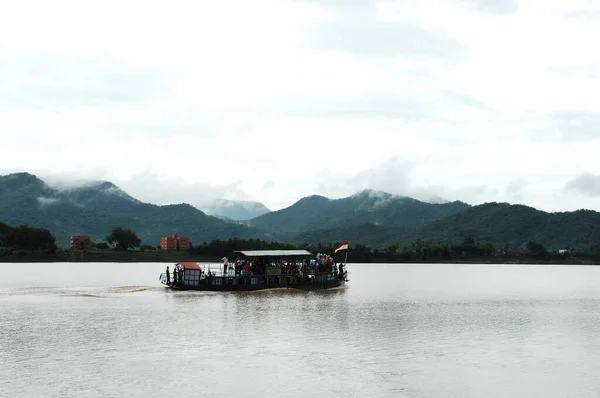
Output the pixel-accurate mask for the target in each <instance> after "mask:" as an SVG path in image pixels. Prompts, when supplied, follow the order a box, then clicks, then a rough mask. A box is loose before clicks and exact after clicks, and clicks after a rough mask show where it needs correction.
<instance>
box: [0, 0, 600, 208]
mask: <svg viewBox="0 0 600 398" xmlns="http://www.w3.org/2000/svg"><path fill="white" fill-rule="evenodd" d="M0 9H1V10H0V11H2V12H0V76H2V77H3V84H2V85H0V169H2V168H3V169H10V171H31V172H33V173H34V174H37V175H40V176H45V177H48V178H50V177H52V176H57V178H58V177H60V178H66V179H70V180H73V181H75V180H77V179H86V180H107V181H112V182H114V183H115V184H116V185H118V186H119V187H121V188H123V189H124V190H125V191H126V192H128V193H130V194H131V195H132V196H134V197H136V198H139V199H140V200H143V201H150V202H155V203H157V204H165V203H179V202H189V203H191V204H194V205H197V206H199V207H201V208H202V206H205V205H206V204H210V203H211V202H212V201H213V200H214V199H230V200H257V201H261V202H264V203H265V204H266V205H267V206H268V207H269V208H273V209H277V208H281V207H285V206H288V205H290V204H292V203H293V202H295V201H296V200H298V199H299V198H301V197H303V196H307V195H311V194H321V195H325V196H329V197H332V198H335V197H341V196H348V195H352V194H354V193H356V192H357V191H359V190H362V189H377V190H381V191H386V192H390V193H393V194H398V195H405V196H413V197H415V198H417V199H424V200H429V199H431V198H436V197H437V198H443V199H447V200H454V199H460V200H464V201H467V202H469V203H480V202H484V201H514V200H519V201H521V202H522V203H524V204H530V205H534V206H536V207H540V208H544V209H548V210H556V209H563V210H564V209H572V208H578V207H581V206H590V207H594V208H598V209H600V207H599V206H600V205H599V204H598V202H597V200H596V201H594V200H595V199H596V198H593V197H590V196H586V195H584V194H583V193H581V192H580V191H578V190H568V191H566V190H563V185H565V183H566V182H567V181H568V180H569V179H571V178H572V176H574V175H577V173H579V172H580V171H581V170H595V168H596V167H597V164H596V158H597V156H596V152H597V145H594V144H596V142H595V141H598V140H600V136H598V134H597V127H598V125H599V116H598V115H600V105H598V103H597V101H595V93H597V92H598V91H600V79H598V78H597V75H598V73H597V71H598V66H599V65H600V55H598V52H595V51H592V49H591V47H590V44H589V43H594V42H596V41H598V39H600V29H599V28H598V25H597V24H593V23H580V21H579V20H578V19H577V18H576V17H577V15H579V16H580V17H581V16H585V17H586V18H588V19H590V21H592V19H593V18H594V13H596V12H597V11H598V9H597V7H596V8H594V7H593V4H591V3H589V2H584V1H582V2H576V3H573V2H559V1H551V2H535V1H531V0H520V1H519V2H518V3H517V2H515V1H490V0H488V1H483V0H480V1H477V0H432V1H428V2H418V1H381V2H377V1H370V0H348V1H334V0H331V1H326V0H306V1H287V0H256V1H254V2H247V1H236V0H224V1H220V2H197V1H191V0H174V1H172V2H168V3H167V2H166V1H158V2H151V3H148V2H142V1H141V0H132V1H129V2H126V3H123V2H118V1H115V0H107V1H105V2H103V3H102V4H101V5H95V6H90V4H83V3H82V2H73V1H70V0H56V1H54V2H52V3H51V4H50V3H47V2H40V1H35V0H23V1H19V2H10V3H8V2H7V3H6V5H2V6H0ZM32 9H35V10H36V12H35V13H32V12H31V10H32ZM267 9H268V10H269V13H266V12H264V10H267ZM64 10H69V13H65V12H64ZM232 10H236V12H232ZM131 21H136V27H135V29H132V28H131ZM107 26H108V27H109V28H107ZM532 26H534V27H535V29H533V28H532ZM557 26H560V27H561V29H558V30H557V29H556V27H557ZM73 32H77V33H76V34H73ZM597 137H598V138H597ZM515 176H518V177H519V178H522V180H523V181H526V183H521V182H519V180H517V179H515ZM436 200H437V199H436Z"/></svg>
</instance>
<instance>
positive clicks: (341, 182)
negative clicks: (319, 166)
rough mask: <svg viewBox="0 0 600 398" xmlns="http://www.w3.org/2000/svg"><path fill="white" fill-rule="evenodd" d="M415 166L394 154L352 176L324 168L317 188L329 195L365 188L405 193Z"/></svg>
mask: <svg viewBox="0 0 600 398" xmlns="http://www.w3.org/2000/svg"><path fill="white" fill-rule="evenodd" d="M414 167H415V164H414V163H412V162H409V161H406V160H403V159H401V158H399V157H397V156H394V157H391V158H389V159H387V160H385V161H384V162H382V163H381V164H379V165H378V166H376V167H374V168H372V169H368V170H364V171H361V172H359V173H357V174H355V175H352V176H338V175H332V174H331V173H330V172H329V170H327V169H324V170H322V171H321V172H320V173H319V176H318V182H317V184H316V189H317V192H318V193H319V194H321V195H325V196H328V197H342V196H348V195H352V194H355V193H357V192H359V191H362V190H365V189H372V190H374V191H384V192H388V193H392V194H400V195H404V194H405V193H406V192H407V191H408V188H409V184H410V173H411V172H412V170H413V169H414Z"/></svg>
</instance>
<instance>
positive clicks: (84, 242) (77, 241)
mask: <svg viewBox="0 0 600 398" xmlns="http://www.w3.org/2000/svg"><path fill="white" fill-rule="evenodd" d="M91 244H92V238H91V237H90V236H71V239H69V248H71V249H87V248H88V247H90V245H91Z"/></svg>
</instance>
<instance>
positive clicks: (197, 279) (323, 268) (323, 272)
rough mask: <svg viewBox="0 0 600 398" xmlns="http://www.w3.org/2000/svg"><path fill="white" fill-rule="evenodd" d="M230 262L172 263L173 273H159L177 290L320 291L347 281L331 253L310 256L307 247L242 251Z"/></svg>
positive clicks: (224, 259)
mask: <svg viewBox="0 0 600 398" xmlns="http://www.w3.org/2000/svg"><path fill="white" fill-rule="evenodd" d="M236 253H239V258H237V259H236V260H235V261H234V262H232V263H231V264H229V262H228V260H227V258H225V257H224V258H223V259H222V261H223V264H222V265H220V266H218V267H216V268H217V269H212V268H213V267H211V266H210V265H204V266H202V265H200V264H198V263H194V262H180V263H176V264H175V268H174V269H173V272H172V274H171V273H169V270H168V267H167V272H164V273H162V274H161V275H160V277H159V279H160V281H161V283H162V284H163V285H165V286H168V287H170V288H171V289H177V290H204V291H249V290H264V289H274V288H293V289H301V290H323V289H332V288H336V287H340V286H343V285H344V284H346V282H348V281H349V279H348V278H347V276H348V271H347V270H346V264H345V263H339V264H338V263H335V262H334V261H333V258H332V257H331V256H327V255H321V256H319V255H317V257H316V258H315V256H313V255H312V254H311V253H310V252H308V251H306V250H244V251H238V252H236Z"/></svg>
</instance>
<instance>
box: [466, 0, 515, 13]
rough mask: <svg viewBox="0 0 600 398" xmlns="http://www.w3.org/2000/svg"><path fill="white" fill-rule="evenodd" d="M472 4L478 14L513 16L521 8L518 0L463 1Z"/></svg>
mask: <svg viewBox="0 0 600 398" xmlns="http://www.w3.org/2000/svg"><path fill="white" fill-rule="evenodd" d="M461 1H462V2H463V3H469V4H471V5H472V6H473V7H474V8H475V9H476V10H477V11H478V12H480V13H482V14H492V15H512V14H515V13H516V12H517V10H518V8H519V4H518V1H517V0H461Z"/></svg>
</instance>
